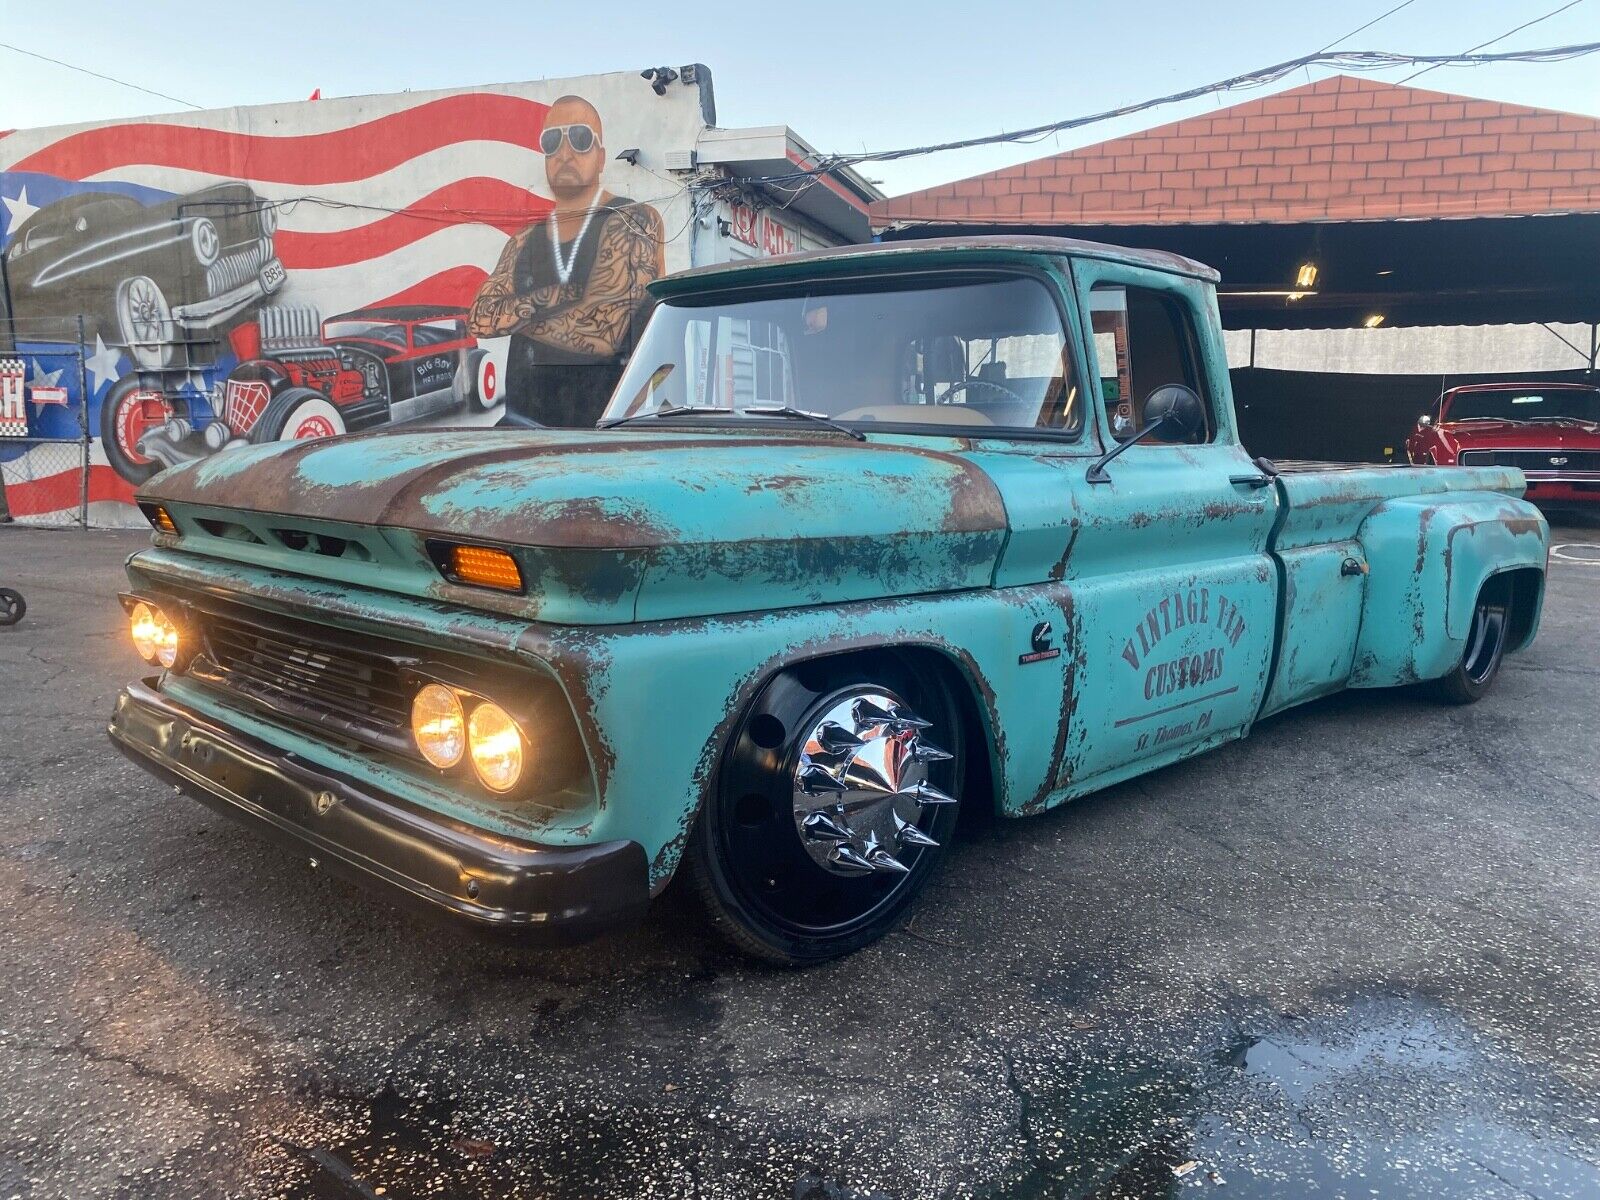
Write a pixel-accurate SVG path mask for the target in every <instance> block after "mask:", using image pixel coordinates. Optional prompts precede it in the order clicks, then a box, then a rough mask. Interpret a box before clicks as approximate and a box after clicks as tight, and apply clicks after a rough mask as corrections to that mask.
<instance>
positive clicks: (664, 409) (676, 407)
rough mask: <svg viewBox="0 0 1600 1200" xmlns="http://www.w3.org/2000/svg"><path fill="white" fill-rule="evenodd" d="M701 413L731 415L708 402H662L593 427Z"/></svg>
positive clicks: (609, 426)
mask: <svg viewBox="0 0 1600 1200" xmlns="http://www.w3.org/2000/svg"><path fill="white" fill-rule="evenodd" d="M701 413H717V414H719V415H721V416H724V417H730V416H732V415H733V412H732V410H731V409H726V408H716V407H714V406H712V405H709V404H663V405H662V406H661V407H660V408H652V409H650V410H649V411H648V412H636V413H630V414H629V415H627V416H625V417H612V418H611V419H610V420H609V421H597V422H595V428H596V429H615V428H616V427H617V426H618V425H626V424H628V422H630V421H654V420H659V419H661V418H662V417H686V416H695V415H697V414H701Z"/></svg>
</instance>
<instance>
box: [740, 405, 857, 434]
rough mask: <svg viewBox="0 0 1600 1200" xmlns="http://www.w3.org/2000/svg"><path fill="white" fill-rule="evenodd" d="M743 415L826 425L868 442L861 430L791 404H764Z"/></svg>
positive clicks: (745, 410) (750, 409) (745, 409)
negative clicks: (785, 418) (781, 418)
mask: <svg viewBox="0 0 1600 1200" xmlns="http://www.w3.org/2000/svg"><path fill="white" fill-rule="evenodd" d="M739 411H740V412H741V413H749V414H751V415H752V416H756V417H788V418H789V419H790V420H792V421H810V422H812V423H813V424H816V425H826V426H827V427H828V428H829V429H836V430H838V431H839V432H840V433H842V434H845V435H846V436H848V437H853V438H855V440H856V441H858V442H864V441H866V440H867V435H866V434H864V433H862V432H861V431H860V430H859V429H851V428H850V426H848V425H845V424H842V423H840V422H838V421H835V420H834V419H833V418H832V417H825V416H823V415H822V414H821V413H814V412H807V411H806V410H805V409H803V408H795V407H794V406H792V405H789V404H762V405H757V406H753V407H751V408H741V409H740V410H739Z"/></svg>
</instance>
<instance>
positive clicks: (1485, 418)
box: [1406, 382, 1600, 508]
mask: <svg viewBox="0 0 1600 1200" xmlns="http://www.w3.org/2000/svg"><path fill="white" fill-rule="evenodd" d="M1406 457H1407V458H1408V459H1410V461H1411V462H1413V463H1417V464H1423V465H1427V466H1435V465H1437V466H1456V465H1460V466H1463V467H1465V466H1502V467H1516V468H1518V469H1519V470H1521V471H1522V473H1523V475H1524V476H1526V477H1527V480H1528V491H1527V498H1528V499H1529V500H1530V501H1532V502H1534V503H1536V504H1539V505H1541V506H1544V507H1547V508H1567V507H1573V508H1584V507H1589V506H1592V505H1595V504H1600V387H1596V386H1594V385H1593V384H1588V383H1537V382H1534V383H1470V384H1465V385H1463V386H1461V387H1456V388H1451V389H1450V390H1449V391H1447V392H1445V393H1444V394H1443V395H1441V396H1440V397H1439V399H1438V401H1437V402H1436V403H1435V405H1434V408H1433V411H1432V412H1430V413H1424V414H1423V415H1422V416H1421V417H1419V418H1418V419H1417V428H1416V430H1415V431H1414V432H1413V433H1412V434H1411V436H1410V437H1409V438H1408V439H1406Z"/></svg>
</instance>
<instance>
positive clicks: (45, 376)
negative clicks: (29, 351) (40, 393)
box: [28, 358, 66, 388]
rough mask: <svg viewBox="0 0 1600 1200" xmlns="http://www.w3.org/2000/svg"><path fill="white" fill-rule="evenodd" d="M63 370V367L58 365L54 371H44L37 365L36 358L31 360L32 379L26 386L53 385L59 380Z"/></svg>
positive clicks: (64, 369)
mask: <svg viewBox="0 0 1600 1200" xmlns="http://www.w3.org/2000/svg"><path fill="white" fill-rule="evenodd" d="M65 371H66V368H65V367H58V368H57V369H56V370H54V371H46V370H45V369H44V368H43V367H41V366H40V365H39V360H38V359H37V358H36V359H34V360H33V379H32V380H30V381H29V384H28V386H29V387H36V388H37V387H55V386H56V385H57V384H58V383H60V382H61V376H62V373H63V372H65Z"/></svg>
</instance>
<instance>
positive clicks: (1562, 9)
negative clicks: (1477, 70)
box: [1400, 0, 1583, 83]
mask: <svg viewBox="0 0 1600 1200" xmlns="http://www.w3.org/2000/svg"><path fill="white" fill-rule="evenodd" d="M1582 3H1583V0H1571V2H1570V3H1568V4H1563V5H1562V6H1561V7H1560V8H1557V9H1554V10H1552V11H1551V12H1547V13H1545V14H1544V16H1542V17H1535V18H1534V19H1533V20H1531V21H1524V22H1523V23H1522V24H1521V25H1518V26H1517V27H1516V28H1515V29H1508V30H1506V31H1505V32H1504V33H1502V34H1501V35H1500V36H1499V37H1492V38H1490V39H1489V40H1488V41H1487V42H1479V43H1478V44H1477V45H1476V46H1474V47H1472V50H1468V51H1467V53H1468V54H1471V53H1472V51H1473V50H1482V49H1483V48H1484V47H1485V46H1492V45H1494V44H1495V43H1496V42H1503V41H1505V40H1506V39H1507V38H1508V37H1510V36H1511V35H1512V34H1513V33H1521V32H1522V31H1523V30H1524V29H1531V28H1532V27H1533V26H1535V25H1537V24H1539V22H1541V21H1548V20H1549V19H1550V18H1551V17H1559V16H1560V15H1561V14H1562V13H1564V12H1566V11H1567V9H1569V8H1577V7H1578V5H1580V4H1582ZM1444 65H1445V64H1444V63H1435V64H1434V65H1433V66H1431V67H1423V68H1422V70H1420V71H1413V72H1412V73H1411V74H1410V75H1407V76H1406V77H1405V78H1404V79H1402V80H1401V81H1400V82H1401V83H1410V82H1411V81H1412V80H1413V79H1415V78H1417V76H1419V75H1426V74H1427V73H1428V72H1429V71H1437V70H1438V69H1439V68H1440V67H1442V66H1444Z"/></svg>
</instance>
